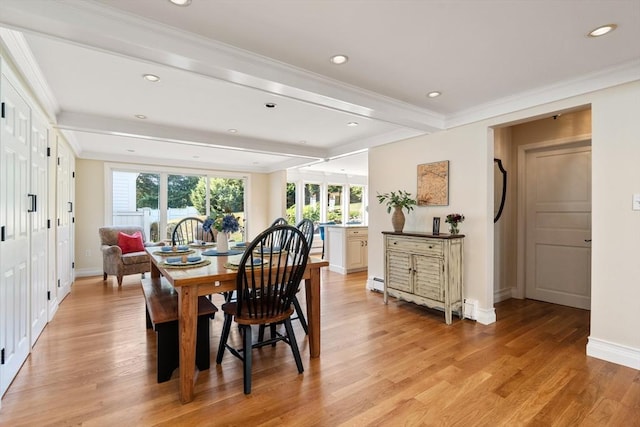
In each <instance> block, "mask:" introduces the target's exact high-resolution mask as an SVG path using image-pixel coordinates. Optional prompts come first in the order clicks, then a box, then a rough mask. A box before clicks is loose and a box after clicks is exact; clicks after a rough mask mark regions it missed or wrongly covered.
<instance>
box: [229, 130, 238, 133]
mask: <svg viewBox="0 0 640 427" xmlns="http://www.w3.org/2000/svg"><path fill="white" fill-rule="evenodd" d="M228 132H229V133H238V129H229V130H228Z"/></svg>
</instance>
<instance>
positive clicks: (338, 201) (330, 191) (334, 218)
mask: <svg viewBox="0 0 640 427" xmlns="http://www.w3.org/2000/svg"><path fill="white" fill-rule="evenodd" d="M327 222H335V223H336V224H342V185H329V186H328V187H327Z"/></svg>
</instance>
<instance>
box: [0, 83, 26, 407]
mask: <svg viewBox="0 0 640 427" xmlns="http://www.w3.org/2000/svg"><path fill="white" fill-rule="evenodd" d="M0 86H1V87H2V102H4V103H5V118H4V119H2V126H1V131H0V132H1V133H0V147H1V149H0V174H2V175H1V176H0V226H2V227H4V240H3V241H1V242H0V348H2V349H4V358H5V361H4V362H5V363H4V365H2V369H0V396H1V395H2V394H3V393H4V392H5V391H6V389H7V387H8V386H9V384H10V383H11V381H12V380H13V377H14V376H15V375H16V373H17V372H18V370H19V369H20V366H22V363H23V362H24V360H25V359H26V358H27V355H28V354H29V349H30V340H29V331H30V328H29V300H28V297H29V270H28V267H27V266H28V263H29V224H28V213H27V210H28V206H27V204H28V197H27V194H28V193H29V191H28V190H29V188H28V187H27V183H28V179H29V136H30V130H31V128H30V126H29V116H30V110H29V106H28V105H27V103H26V102H25V101H24V100H23V99H22V97H21V96H20V95H19V93H18V92H17V91H16V90H15V88H14V87H13V86H12V85H11V84H10V83H9V81H8V80H7V79H6V78H5V76H4V75H3V76H2V80H1V81H0Z"/></svg>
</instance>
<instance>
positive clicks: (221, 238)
mask: <svg viewBox="0 0 640 427" xmlns="http://www.w3.org/2000/svg"><path fill="white" fill-rule="evenodd" d="M216 247H217V248H218V252H222V253H224V252H229V236H227V233H225V232H222V231H221V232H219V233H218V240H217V241H216Z"/></svg>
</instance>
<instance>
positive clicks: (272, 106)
mask: <svg viewBox="0 0 640 427" xmlns="http://www.w3.org/2000/svg"><path fill="white" fill-rule="evenodd" d="M264 106H265V107H267V108H276V106H277V104H276V103H274V102H267V103H266V104H264Z"/></svg>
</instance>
